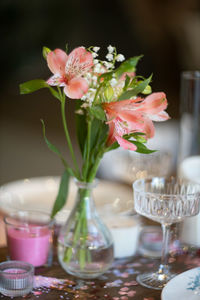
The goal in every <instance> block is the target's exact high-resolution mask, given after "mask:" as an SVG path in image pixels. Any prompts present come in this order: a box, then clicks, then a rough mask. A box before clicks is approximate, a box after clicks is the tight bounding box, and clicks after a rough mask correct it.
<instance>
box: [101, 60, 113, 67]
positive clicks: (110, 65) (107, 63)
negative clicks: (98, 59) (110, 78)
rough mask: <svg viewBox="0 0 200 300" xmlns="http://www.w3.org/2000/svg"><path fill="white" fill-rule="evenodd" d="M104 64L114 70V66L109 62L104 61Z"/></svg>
mask: <svg viewBox="0 0 200 300" xmlns="http://www.w3.org/2000/svg"><path fill="white" fill-rule="evenodd" d="M103 64H104V66H105V67H106V68H107V69H112V68H113V66H114V65H113V64H112V63H110V62H108V61H103Z"/></svg>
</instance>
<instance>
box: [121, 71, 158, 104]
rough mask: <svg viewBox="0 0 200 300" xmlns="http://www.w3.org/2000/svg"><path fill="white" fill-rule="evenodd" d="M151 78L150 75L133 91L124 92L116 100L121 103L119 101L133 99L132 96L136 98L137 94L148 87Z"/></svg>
mask: <svg viewBox="0 0 200 300" xmlns="http://www.w3.org/2000/svg"><path fill="white" fill-rule="evenodd" d="M151 78H152V75H151V76H149V77H148V78H147V79H145V80H144V81H142V82H141V83H139V84H138V85H137V86H136V87H135V88H134V89H132V90H128V91H126V92H124V93H123V94H122V95H121V96H120V97H119V99H118V100H119V101H121V100H126V99H130V98H131V97H134V96H136V95H137V94H139V93H142V92H143V91H144V90H145V88H146V87H147V86H148V85H149V83H150V82H151Z"/></svg>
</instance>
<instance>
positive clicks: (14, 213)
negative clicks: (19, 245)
mask: <svg viewBox="0 0 200 300" xmlns="http://www.w3.org/2000/svg"><path fill="white" fill-rule="evenodd" d="M20 212H21V213H25V214H26V215H24V216H27V215H28V213H35V214H37V215H38V214H39V215H45V216H47V217H49V220H48V221H47V222H46V223H44V224H39V225H37V224H35V226H34V228H35V229H39V228H45V227H47V228H48V227H51V226H52V225H53V223H54V219H51V216H50V214H48V213H46V212H44V211H39V210H38V211H37V210H16V211H12V212H10V213H9V214H8V215H7V216H5V217H4V218H3V220H4V223H5V224H6V225H11V226H15V227H27V226H26V225H25V224H24V223H23V220H21V219H20V218H19V217H23V215H21V216H20V214H19V213H20ZM9 219H10V220H13V221H19V224H16V223H14V222H11V221H10V222H9V221H8V220H9ZM20 222H22V223H20ZM31 222H34V220H33V221H31ZM26 223H29V220H26Z"/></svg>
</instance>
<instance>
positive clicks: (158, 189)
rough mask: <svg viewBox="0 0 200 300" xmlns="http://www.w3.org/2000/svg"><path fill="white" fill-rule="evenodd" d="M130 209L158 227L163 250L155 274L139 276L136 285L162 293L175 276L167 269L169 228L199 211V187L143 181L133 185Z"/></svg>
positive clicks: (158, 179)
mask: <svg viewBox="0 0 200 300" xmlns="http://www.w3.org/2000/svg"><path fill="white" fill-rule="evenodd" d="M133 190H134V205H135V210H136V212H137V213H138V214H140V215H142V216H145V217H147V218H149V219H151V220H154V221H156V222H159V223H161V226H162V230H163V247H162V258H161V265H160V267H159V270H158V271H157V272H151V273H146V274H140V275H138V276H137V280H138V282H139V283H140V284H141V285H143V286H145V287H149V288H153V289H162V288H163V287H164V286H165V284H166V283H167V282H168V281H169V280H170V279H171V278H172V277H173V276H174V275H175V274H173V273H171V272H170V270H169V267H168V245H169V236H170V226H171V224H173V223H177V222H181V221H183V220H184V218H186V217H191V216H195V215H197V214H198V213H199V210H200V185H199V184H195V183H190V182H184V181H181V180H179V179H175V178H169V179H167V178H162V177H153V178H143V179H139V180H136V181H135V182H134V183H133Z"/></svg>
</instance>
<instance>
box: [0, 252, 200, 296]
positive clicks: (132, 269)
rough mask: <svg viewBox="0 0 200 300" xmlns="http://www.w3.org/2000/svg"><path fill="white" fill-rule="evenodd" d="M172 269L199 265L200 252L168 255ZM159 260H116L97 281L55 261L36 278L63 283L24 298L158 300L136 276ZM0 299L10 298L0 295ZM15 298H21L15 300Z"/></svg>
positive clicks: (1, 258)
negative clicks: (73, 273) (72, 272)
mask: <svg viewBox="0 0 200 300" xmlns="http://www.w3.org/2000/svg"><path fill="white" fill-rule="evenodd" d="M5 259H6V248H0V262H2V261H4V260H5ZM169 263H170V266H171V268H172V269H173V270H174V271H176V272H177V273H180V272H183V271H185V270H188V269H191V268H194V267H197V266H200V253H199V251H196V250H193V251H191V250H190V251H189V252H188V251H180V252H179V253H175V254H174V255H171V257H170V259H169ZM158 265H159V260H155V259H150V258H144V257H141V256H135V257H133V258H132V259H130V260H116V261H115V262H114V264H113V266H112V268H111V269H110V270H109V271H107V272H106V273H105V274H104V275H102V276H101V277H100V278H98V279H95V280H81V279H77V278H75V277H73V276H70V275H68V274H66V273H65V271H64V270H63V269H62V268H61V267H60V266H59V264H58V262H57V260H56V259H55V260H54V262H53V265H52V266H51V267H49V268H40V269H38V270H36V276H37V275H42V276H45V277H54V278H59V279H65V281H64V282H63V283H62V284H59V285H56V284H55V285H54V286H53V287H52V288H49V287H47V286H46V287H39V288H36V289H34V290H33V292H32V293H31V294H29V295H27V296H25V297H24V298H23V299H26V298H27V299H34V300H36V299H39V300H51V299H63V300H64V299H66V300H70V299H81V300H87V299H89V300H90V299H91V300H98V299H99V300H103V299H106V300H129V299H135V300H160V299H161V296H160V295H161V292H160V291H156V290H151V289H147V288H144V287H142V286H140V285H139V284H138V283H137V282H136V276H137V274H138V273H140V272H145V271H149V270H152V269H153V268H155V269H156V268H157V267H158ZM0 299H2V300H3V299H9V298H7V297H5V296H3V295H1V294H0ZM15 299H22V298H21V297H20V298H15Z"/></svg>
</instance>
